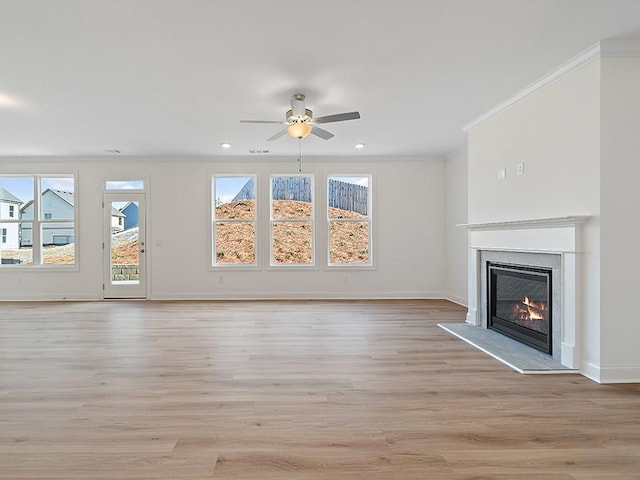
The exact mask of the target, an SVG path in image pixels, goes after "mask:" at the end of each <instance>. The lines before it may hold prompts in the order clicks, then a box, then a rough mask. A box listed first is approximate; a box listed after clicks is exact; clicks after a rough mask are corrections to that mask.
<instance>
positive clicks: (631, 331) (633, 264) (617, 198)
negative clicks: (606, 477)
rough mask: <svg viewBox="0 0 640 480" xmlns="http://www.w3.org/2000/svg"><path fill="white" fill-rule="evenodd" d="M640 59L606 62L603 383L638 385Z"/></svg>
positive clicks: (604, 86)
mask: <svg viewBox="0 0 640 480" xmlns="http://www.w3.org/2000/svg"><path fill="white" fill-rule="evenodd" d="M639 85H640V58H639V57H637V56H636V57H605V58H603V60H602V174H601V180H600V185H601V202H602V236H601V239H600V241H601V256H602V277H601V299H602V310H601V322H602V327H601V332H602V335H601V365H600V375H601V379H602V381H612V382H613V381H629V380H630V379H631V380H633V379H635V381H640V320H639V316H640V315H639V314H638V305H637V300H636V298H637V294H638V292H640V276H639V272H640V253H639V251H638V249H639V247H640V223H639V221H638V219H639V213H638V210H639V209H640V188H639V184H638V181H639V179H640V94H639V93H638V86H639Z"/></svg>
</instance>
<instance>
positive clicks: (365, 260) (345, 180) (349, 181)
mask: <svg viewBox="0 0 640 480" xmlns="http://www.w3.org/2000/svg"><path fill="white" fill-rule="evenodd" d="M370 186H371V176H370V175H349V176H329V177H328V182H327V218H328V222H329V249H328V250H329V265H332V266H333V265H371V264H372V263H371V195H370V193H371V189H370Z"/></svg>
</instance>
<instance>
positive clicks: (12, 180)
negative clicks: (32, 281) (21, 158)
mask: <svg viewBox="0 0 640 480" xmlns="http://www.w3.org/2000/svg"><path fill="white" fill-rule="evenodd" d="M74 191H75V179H74V177H73V176H72V175H58V176H45V175H29V176H26V175H23V176H11V177H0V207H1V208H0V222H1V223H2V229H3V234H4V231H5V230H6V241H5V242H3V245H2V249H1V251H0V257H1V260H2V264H3V265H7V264H13V265H16V264H18V265H73V264H75V252H76V249H75V193H74ZM7 203H11V204H13V206H14V209H11V208H7V209H6V210H5V208H4V206H5V204H7ZM45 212H46V213H45ZM16 213H17V215H16ZM3 237H5V235H3Z"/></svg>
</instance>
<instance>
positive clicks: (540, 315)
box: [486, 262, 553, 355]
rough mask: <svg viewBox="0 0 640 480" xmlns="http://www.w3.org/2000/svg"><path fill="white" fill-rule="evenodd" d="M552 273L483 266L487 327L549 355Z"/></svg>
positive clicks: (512, 267)
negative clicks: (485, 269)
mask: <svg viewBox="0 0 640 480" xmlns="http://www.w3.org/2000/svg"><path fill="white" fill-rule="evenodd" d="M551 277H552V270H551V269H546V268H535V267H531V266H525V265H514V264H504V263H494V262H487V283H486V285H487V327H488V328H490V329H492V330H496V331H498V332H500V333H503V334H504V335H507V336H509V337H511V338H513V339H515V340H518V341H520V342H522V343H524V344H526V345H529V346H531V347H533V348H536V349H538V350H540V351H542V352H544V353H547V354H550V355H551V354H552V349H553V343H552V336H553V335H552V332H553V328H552V323H551V322H552V305H551V302H552V298H553V296H552V292H551V289H552V278H551Z"/></svg>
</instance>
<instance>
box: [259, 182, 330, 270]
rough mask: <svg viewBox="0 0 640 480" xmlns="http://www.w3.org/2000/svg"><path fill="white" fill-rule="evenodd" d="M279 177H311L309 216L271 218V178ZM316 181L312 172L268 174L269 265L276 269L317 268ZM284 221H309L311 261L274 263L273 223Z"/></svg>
mask: <svg viewBox="0 0 640 480" xmlns="http://www.w3.org/2000/svg"><path fill="white" fill-rule="evenodd" d="M279 177H308V178H310V179H311V218H278V219H274V218H273V203H272V202H273V179H274V178H279ZM315 212H316V183H315V175H314V174H312V173H273V174H271V175H269V267H270V268H273V269H277V270H284V269H292V270H317V269H318V267H317V265H316V248H317V246H316V243H317V241H316V231H317V227H316V213H315ZM277 222H280V223H286V222H292V223H293V222H299V223H302V222H304V223H311V263H274V261H273V224H274V223H277Z"/></svg>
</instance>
